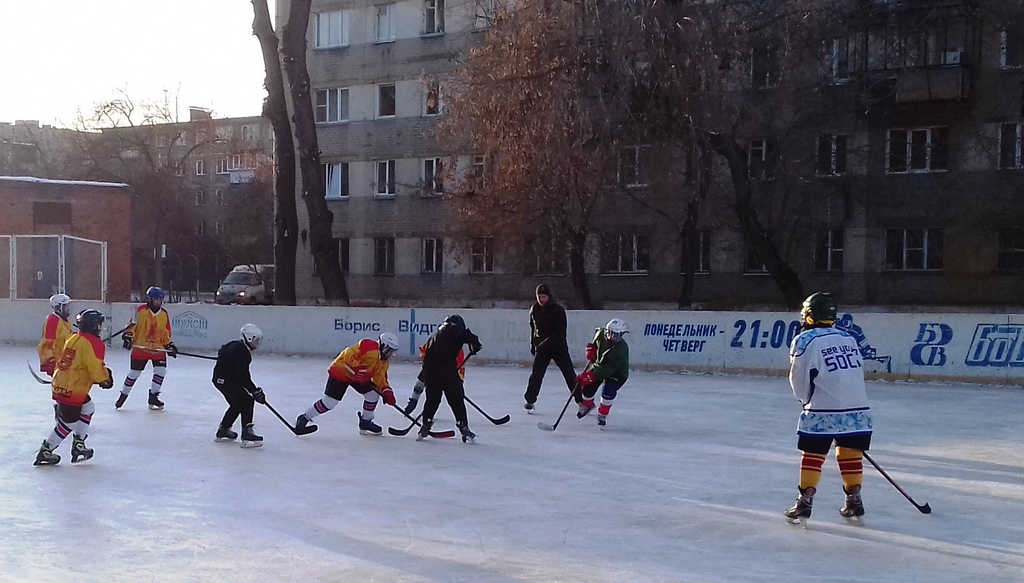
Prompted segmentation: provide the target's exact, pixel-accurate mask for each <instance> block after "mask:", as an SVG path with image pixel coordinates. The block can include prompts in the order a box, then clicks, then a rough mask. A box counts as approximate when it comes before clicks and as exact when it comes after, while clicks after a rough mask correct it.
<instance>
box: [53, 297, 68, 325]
mask: <svg viewBox="0 0 1024 583" xmlns="http://www.w3.org/2000/svg"><path fill="white" fill-rule="evenodd" d="M50 307H51V308H53V313H55V314H57V315H58V316H60V317H61V318H64V319H67V318H68V316H70V315H71V298H70V297H68V295H67V294H53V295H52V296H50Z"/></svg>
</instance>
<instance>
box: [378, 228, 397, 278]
mask: <svg viewBox="0 0 1024 583" xmlns="http://www.w3.org/2000/svg"><path fill="white" fill-rule="evenodd" d="M381 253H383V265H382V264H381V262H380V259H381V258H382V256H381ZM373 274H374V275H395V238H394V237H374V239H373Z"/></svg>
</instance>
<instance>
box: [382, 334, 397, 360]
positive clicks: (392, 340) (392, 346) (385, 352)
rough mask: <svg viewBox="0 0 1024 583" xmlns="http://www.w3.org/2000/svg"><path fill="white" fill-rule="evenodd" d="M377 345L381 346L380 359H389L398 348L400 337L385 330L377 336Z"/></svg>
mask: <svg viewBox="0 0 1024 583" xmlns="http://www.w3.org/2000/svg"><path fill="white" fill-rule="evenodd" d="M377 346H378V347H379V348H380V359H381V360H387V359H389V358H391V355H392V354H394V353H395V352H396V351H397V350H398V338H397V337H396V336H395V335H394V334H392V333H391V332H385V333H383V334H381V335H380V337H378V338H377Z"/></svg>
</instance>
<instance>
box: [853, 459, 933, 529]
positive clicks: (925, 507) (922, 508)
mask: <svg viewBox="0 0 1024 583" xmlns="http://www.w3.org/2000/svg"><path fill="white" fill-rule="evenodd" d="M864 459H866V460H868V461H869V462H871V465H873V466H875V469H876V470H878V473H880V474H882V476H884V477H885V479H886V480H889V483H890V484H892V485H893V487H895V488H896V489H897V490H899V493H900V494H903V497H904V498H906V499H907V500H909V501H910V503H911V504H913V505H914V508H917V509H918V510H920V511H921V514H931V513H932V507H931V506H929V505H928V504H927V503H925V504H918V503H917V502H914V499H913V498H911V497H910V494H907V493H906V492H904V491H903V488H900V486H899V484H897V483H896V481H895V480H893V479H892V478H890V477H889V474H887V473H885V470H883V469H882V466H879V465H878V464H876V463H875V460H873V459H871V456H869V455H868V452H866V451H865V452H864Z"/></svg>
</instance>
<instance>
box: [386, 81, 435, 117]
mask: <svg viewBox="0 0 1024 583" xmlns="http://www.w3.org/2000/svg"><path fill="white" fill-rule="evenodd" d="M396 97H397V94H396ZM431 97H433V99H434V101H435V105H434V112H433V113H431V112H430V99H431ZM442 113H444V100H443V99H442V98H441V83H440V82H438V81H431V82H429V83H427V84H426V86H425V87H424V88H423V115H424V117H434V116H437V115H441V114H442Z"/></svg>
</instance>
